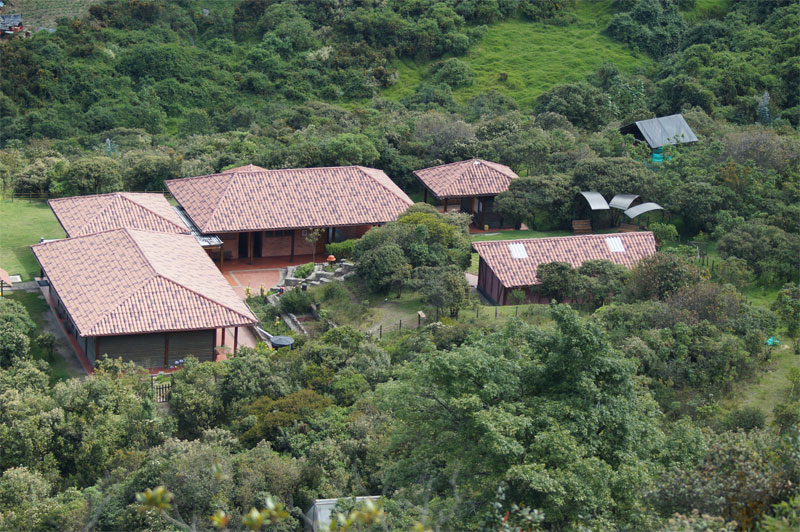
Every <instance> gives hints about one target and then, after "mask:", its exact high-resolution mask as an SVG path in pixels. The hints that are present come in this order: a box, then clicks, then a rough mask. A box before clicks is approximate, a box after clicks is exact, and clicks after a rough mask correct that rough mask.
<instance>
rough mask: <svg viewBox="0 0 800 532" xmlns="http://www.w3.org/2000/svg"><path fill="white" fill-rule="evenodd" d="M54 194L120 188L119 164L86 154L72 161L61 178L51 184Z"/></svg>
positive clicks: (73, 193)
mask: <svg viewBox="0 0 800 532" xmlns="http://www.w3.org/2000/svg"><path fill="white" fill-rule="evenodd" d="M52 190H53V192H54V193H55V194H58V195H62V196H80V195H85V194H103V193H105V192H114V191H117V190H122V172H121V170H120V167H119V164H118V163H117V162H116V161H115V160H114V159H110V158H108V157H97V156H87V157H82V158H80V159H77V160H76V161H73V162H72V164H71V165H70V167H69V170H67V173H66V174H65V175H64V178H63V180H61V181H57V182H56V183H54V184H53V185H52Z"/></svg>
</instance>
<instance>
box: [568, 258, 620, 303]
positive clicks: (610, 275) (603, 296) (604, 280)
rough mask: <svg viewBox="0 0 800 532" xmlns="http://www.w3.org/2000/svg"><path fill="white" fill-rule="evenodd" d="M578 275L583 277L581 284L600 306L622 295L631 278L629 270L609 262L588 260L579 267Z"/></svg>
mask: <svg viewBox="0 0 800 532" xmlns="http://www.w3.org/2000/svg"><path fill="white" fill-rule="evenodd" d="M578 274H579V275H581V276H582V277H583V279H582V280H581V281H580V282H579V284H583V286H584V289H585V290H586V293H587V295H590V296H591V297H592V299H593V300H594V302H595V303H596V304H598V305H599V306H602V305H604V304H605V302H606V301H608V299H609V298H610V297H613V296H616V295H619V294H621V293H622V290H623V289H624V287H625V283H626V282H627V280H628V277H629V272H628V269H627V268H625V267H624V266H620V265H619V264H614V263H613V262H611V261H608V260H587V261H586V262H584V263H583V264H581V265H580V266H579V267H578Z"/></svg>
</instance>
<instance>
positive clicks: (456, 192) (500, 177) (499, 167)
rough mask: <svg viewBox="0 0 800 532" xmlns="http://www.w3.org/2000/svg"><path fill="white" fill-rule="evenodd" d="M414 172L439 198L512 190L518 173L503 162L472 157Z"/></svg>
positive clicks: (493, 193) (490, 194)
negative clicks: (511, 185)
mask: <svg viewBox="0 0 800 532" xmlns="http://www.w3.org/2000/svg"><path fill="white" fill-rule="evenodd" d="M414 175H415V176H417V177H418V178H419V179H420V181H422V182H423V183H424V184H425V186H426V187H428V189H429V190H430V191H431V192H433V193H434V194H435V195H436V197H437V198H439V199H443V198H459V197H468V196H493V195H496V194H500V193H501V192H504V191H506V190H508V185H509V184H511V180H512V179H516V178H517V177H519V176H517V174H515V173H514V171H513V170H512V169H511V168H509V167H508V166H505V165H503V164H499V163H493V162H491V161H484V160H483V159H470V160H468V161H460V162H457V163H450V164H443V165H441V166H434V167H432V168H423V169H422V170H416V171H415V172H414Z"/></svg>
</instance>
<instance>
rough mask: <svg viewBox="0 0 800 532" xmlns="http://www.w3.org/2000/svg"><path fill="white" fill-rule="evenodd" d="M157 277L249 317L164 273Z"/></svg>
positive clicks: (156, 275) (157, 274)
mask: <svg viewBox="0 0 800 532" xmlns="http://www.w3.org/2000/svg"><path fill="white" fill-rule="evenodd" d="M157 277H158V278H161V279H164V280H165V281H169V282H170V283H172V284H174V285H177V286H180V287H181V288H183V289H184V290H188V291H189V292H191V293H193V294H195V295H196V296H199V297H202V298H203V299H205V300H207V301H211V302H212V303H214V304H216V305H219V306H221V307H224V308H226V309H228V310H229V311H231V312H234V313H236V314H238V315H240V316H244V317H247V316H245V315H244V314H242V313H241V312H239V311H238V310H236V309H234V308H231V307H230V306H228V305H226V304H225V303H222V302H221V301H217V300H216V299H214V298H212V297H209V296H207V295H205V294H201V293H200V292H198V291H197V290H193V289H192V288H189V287H188V286H186V285H185V284H183V283H181V282H178V281H176V280H175V279H172V278H171V277H169V276H167V275H164V274H163V273H161V272H156V274H155V276H154V277H153V278H154V279H155V278H157ZM231 290H233V288H231ZM248 319H249V318H248Z"/></svg>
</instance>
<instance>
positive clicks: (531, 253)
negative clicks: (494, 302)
mask: <svg viewBox="0 0 800 532" xmlns="http://www.w3.org/2000/svg"><path fill="white" fill-rule="evenodd" d="M616 239H618V240H616ZM513 244H517V245H520V246H522V248H518V247H516V246H515V248H516V249H515V248H509V245H513ZM620 244H621V246H622V249H624V251H622V252H613V251H611V249H612V248H617V246H619V245H620ZM472 247H473V248H475V251H477V252H478V255H480V256H481V258H482V259H483V260H484V261H485V262H486V265H487V266H489V268H491V269H492V271H493V272H494V273H495V275H496V276H497V278H498V279H499V280H500V282H501V283H502V284H503V286H505V287H506V288H512V287H517V286H531V285H534V284H536V282H537V281H536V270H537V269H538V267H539V265H540V264H546V263H548V262H556V261H557V262H566V263H569V264H571V265H572V266H573V267H574V268H577V267H578V266H580V265H581V264H583V263H584V262H586V261H588V260H603V259H604V260H610V261H611V262H613V263H616V264H621V265H623V266H625V267H628V268H632V267H633V266H634V265H636V263H637V262H639V261H640V260H641V259H643V258H644V257H647V256H648V255H652V254H653V253H655V252H656V241H655V238H653V233H651V232H649V231H647V232H636V233H614V234H607V235H578V236H562V237H553V238H527V239H524V240H495V241H489V242H473V243H472ZM512 249H515V253H516V250H519V252H522V251H523V249H524V254H525V255H527V258H519V259H517V258H512V256H511V250H512ZM617 249H619V248H617Z"/></svg>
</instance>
